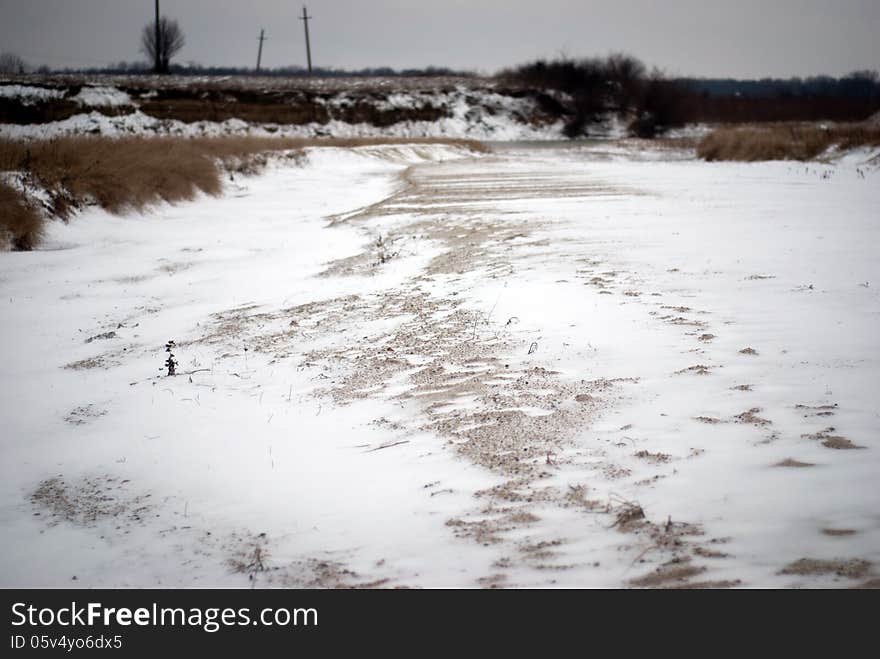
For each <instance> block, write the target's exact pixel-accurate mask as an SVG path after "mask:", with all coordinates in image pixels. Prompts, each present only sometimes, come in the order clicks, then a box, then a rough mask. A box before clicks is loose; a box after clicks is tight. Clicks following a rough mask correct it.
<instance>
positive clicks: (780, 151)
mask: <svg viewBox="0 0 880 659" xmlns="http://www.w3.org/2000/svg"><path fill="white" fill-rule="evenodd" d="M859 146H880V128H878V127H872V126H867V125H865V124H836V125H832V126H827V127H823V126H819V125H816V124H766V125H762V126H759V125H748V126H742V127H737V128H719V129H717V130H715V131H714V132H712V133H710V134H709V135H707V136H706V137H704V138H703V139H702V140H701V141H700V143H699V144H698V145H697V155H698V156H699V157H700V158H703V159H705V160H709V161H714V160H741V161H749V162H752V161H758V160H813V159H814V158H817V157H818V156H820V155H822V154H823V153H825V152H826V151H827V150H828V149H829V148H830V147H839V148H841V149H851V148H855V147H859Z"/></svg>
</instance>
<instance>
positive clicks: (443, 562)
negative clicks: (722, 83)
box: [0, 145, 880, 587]
mask: <svg viewBox="0 0 880 659" xmlns="http://www.w3.org/2000/svg"><path fill="white" fill-rule="evenodd" d="M867 159H868V154H861V155H859V156H858V157H851V158H847V159H843V160H841V161H839V162H838V163H837V164H834V165H814V164H810V165H804V164H795V163H762V164H731V163H718V164H706V163H703V162H698V161H694V160H691V159H689V158H687V157H684V156H683V155H682V154H681V153H678V152H675V151H652V152H639V151H635V150H633V149H632V148H625V147H619V146H612V145H605V146H603V145H586V146H577V147H546V146H545V147H543V148H536V147H526V146H523V145H507V146H503V145H499V147H498V149H497V150H496V151H495V152H494V153H493V154H490V155H474V154H472V153H470V152H467V151H463V150H459V149H455V148H451V147H441V146H422V147H370V148H359V149H351V150H343V149H313V150H310V151H309V153H308V162H307V163H306V164H305V165H303V166H299V167H297V166H293V165H292V164H290V163H289V162H288V161H284V160H278V161H277V162H276V163H275V164H274V165H272V166H271V167H270V168H269V170H268V171H267V172H266V173H264V174H263V175H261V176H259V177H254V178H235V179H234V180H233V181H230V182H229V184H228V189H227V191H226V194H225V195H224V196H222V197H220V198H200V199H198V200H196V201H193V202H190V203H184V204H179V205H176V206H162V207H158V208H155V209H153V210H151V211H150V212H148V213H144V214H142V215H129V216H126V217H114V216H110V215H107V214H105V213H103V212H100V211H97V210H92V211H88V212H84V213H82V214H80V215H79V216H78V217H76V218H75V219H74V220H73V221H72V222H71V223H70V224H67V225H65V224H61V223H54V224H53V225H52V226H51V229H50V232H49V238H48V240H47V242H46V243H45V245H44V247H43V248H42V249H40V250H39V251H35V252H30V253H3V254H0V291H2V293H3V296H2V298H0V299H2V303H3V304H4V305H5V309H4V312H3V320H2V325H0V327H2V335H0V339H2V340H0V344H2V348H0V361H2V363H3V369H2V371H0V387H2V391H3V396H2V399H0V414H2V418H3V419H4V423H3V431H2V452H3V461H2V467H0V469H2V471H0V530H2V532H0V538H2V540H0V547H2V556H3V565H2V573H0V574H2V576H0V585H3V586H44V585H45V586H64V585H76V586H92V585H95V586H98V585H103V586H158V585H166V586H207V585H224V586H249V585H252V584H255V585H256V586H258V587H263V586H282V585H300V586H303V585H305V586H320V587H325V586H338V585H361V586H379V585H381V586H397V585H407V586H428V587H436V586H493V585H498V586H510V587H514V586H521V587H523V586H524V587H528V586H599V587H619V586H626V585H635V586H680V585H690V586H697V585H715V586H729V585H742V586H746V587H755V586H771V587H785V586H849V585H857V584H862V583H866V582H869V583H870V582H871V580H872V579H873V580H874V581H873V583H876V579H877V576H878V574H877V572H878V567H877V566H878V564H880V488H878V487H877V478H878V475H880V457H878V456H880V433H878V430H880V406H878V402H877V401H878V399H880V397H878V394H880V380H878V373H880V370H878V369H880V340H878V335H877V329H876V328H877V326H878V320H880V294H878V290H880V259H878V255H877V248H876V246H877V245H878V244H880V225H878V222H877V219H878V216H877V209H878V207H880V186H878V185H877V183H878V177H880V171H878V169H877V167H876V165H874V166H866V165H865V164H864V162H865V161H866V160H867ZM169 340H174V341H175V342H176V347H175V348H174V355H175V356H176V358H177V360H178V362H179V366H178V369H177V370H178V375H176V376H174V377H165V376H163V375H162V373H161V369H162V365H163V363H164V361H165V359H166V357H167V354H166V353H165V351H164V349H163V346H164V345H165V343H166V342H167V341H169Z"/></svg>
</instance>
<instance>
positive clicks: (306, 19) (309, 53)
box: [156, 0, 312, 75]
mask: <svg viewBox="0 0 880 659" xmlns="http://www.w3.org/2000/svg"><path fill="white" fill-rule="evenodd" d="M158 1H159V0H156V2H158ZM311 18H312V17H311V16H309V13H308V12H307V11H306V7H305V5H303V15H302V16H300V19H299V20H301V21H302V22H303V25H304V26H305V29H306V59H307V60H308V63H309V75H312V46H311V44H310V43H309V19H311Z"/></svg>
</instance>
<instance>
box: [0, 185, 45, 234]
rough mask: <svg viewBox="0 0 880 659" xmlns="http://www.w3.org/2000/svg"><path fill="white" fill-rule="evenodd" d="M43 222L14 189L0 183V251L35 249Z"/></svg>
mask: <svg viewBox="0 0 880 659" xmlns="http://www.w3.org/2000/svg"><path fill="white" fill-rule="evenodd" d="M42 232H43V220H42V219H41V218H40V215H39V214H38V213H37V212H36V211H35V210H34V208H33V207H32V206H31V205H30V204H28V203H27V201H25V200H24V199H23V198H22V196H21V194H20V193H19V192H18V191H17V190H15V189H14V188H12V187H10V186H8V185H6V184H5V183H0V250H3V249H10V248H11V249H14V250H28V249H33V248H34V247H36V245H37V243H38V242H39V241H40V236H41V235H42Z"/></svg>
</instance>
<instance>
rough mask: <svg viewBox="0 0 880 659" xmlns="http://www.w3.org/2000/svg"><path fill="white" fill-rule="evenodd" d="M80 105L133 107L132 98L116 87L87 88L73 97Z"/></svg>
mask: <svg viewBox="0 0 880 659" xmlns="http://www.w3.org/2000/svg"><path fill="white" fill-rule="evenodd" d="M73 100H74V101H76V102H77V103H79V104H80V105H87V106H90V107H119V106H120V105H131V97H130V96H129V95H128V94H126V93H125V92H123V91H120V90H119V89H116V88H115V87H98V86H88V85H87V86H85V87H83V88H82V89H80V91H79V93H78V94H77V95H76V96H74V97H73Z"/></svg>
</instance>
